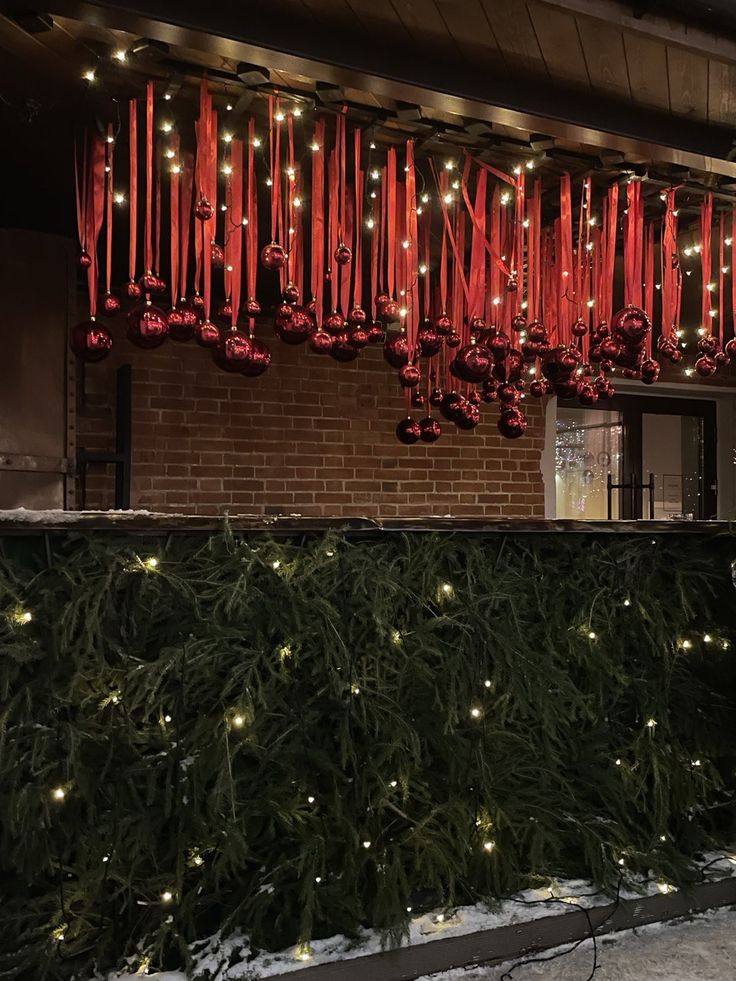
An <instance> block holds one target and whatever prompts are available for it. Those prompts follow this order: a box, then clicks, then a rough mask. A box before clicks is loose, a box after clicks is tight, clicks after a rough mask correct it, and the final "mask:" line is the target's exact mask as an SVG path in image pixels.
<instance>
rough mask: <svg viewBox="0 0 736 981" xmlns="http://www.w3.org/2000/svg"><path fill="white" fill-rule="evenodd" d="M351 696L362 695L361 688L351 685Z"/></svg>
mask: <svg viewBox="0 0 736 981" xmlns="http://www.w3.org/2000/svg"><path fill="white" fill-rule="evenodd" d="M350 694H351V695H360V688H359V687H358V686H357V685H351V686H350Z"/></svg>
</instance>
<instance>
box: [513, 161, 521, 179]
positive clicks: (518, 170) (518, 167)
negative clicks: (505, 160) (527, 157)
mask: <svg viewBox="0 0 736 981" xmlns="http://www.w3.org/2000/svg"><path fill="white" fill-rule="evenodd" d="M514 173H515V174H516V176H517V177H518V176H519V174H521V164H517V165H516V166H515V167H514Z"/></svg>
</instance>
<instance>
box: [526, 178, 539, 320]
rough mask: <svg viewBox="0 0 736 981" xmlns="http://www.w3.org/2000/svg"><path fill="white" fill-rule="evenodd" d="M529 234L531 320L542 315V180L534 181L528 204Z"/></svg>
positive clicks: (528, 280) (529, 312) (528, 268)
mask: <svg viewBox="0 0 736 981" xmlns="http://www.w3.org/2000/svg"><path fill="white" fill-rule="evenodd" d="M527 217H528V220H529V235H528V238H527V242H528V249H527V314H528V317H529V320H530V321H535V320H538V319H539V318H540V316H541V306H540V305H541V299H542V298H541V289H540V288H541V277H542V262H541V259H542V256H541V247H542V182H541V181H539V180H537V181H535V182H534V191H533V193H532V196H531V198H530V199H529V201H528V204H527Z"/></svg>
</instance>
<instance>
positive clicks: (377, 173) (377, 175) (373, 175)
mask: <svg viewBox="0 0 736 981" xmlns="http://www.w3.org/2000/svg"><path fill="white" fill-rule="evenodd" d="M380 179H381V173H380V171H378V170H372V171H371V180H373V181H377V180H380Z"/></svg>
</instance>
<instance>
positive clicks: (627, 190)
mask: <svg viewBox="0 0 736 981" xmlns="http://www.w3.org/2000/svg"><path fill="white" fill-rule="evenodd" d="M218 98H219V96H218ZM263 99H264V102H267V105H268V113H267V116H268V119H267V121H266V119H265V118H264V117H263V116H262V117H260V118H256V117H255V116H254V117H253V118H250V119H248V121H247V124H241V125H242V129H241V127H240V126H237V127H235V128H234V131H230V130H229V129H228V130H226V129H224V128H221V127H220V125H219V123H218V115H217V113H216V111H215V108H214V103H213V95H212V94H211V92H210V91H209V88H208V84H207V81H206V80H203V81H202V83H201V86H200V95H199V115H198V118H197V120H196V123H195V126H194V130H193V132H191V131H190V130H187V128H179V127H178V126H174V124H173V123H172V122H170V121H169V120H170V110H171V107H170V106H166V117H164V119H163V122H162V118H161V114H162V112H163V107H162V106H161V105H159V104H158V100H157V93H156V87H155V86H154V84H153V83H149V84H148V85H147V86H146V94H145V100H141V101H142V102H143V105H144V123H143V126H142V128H141V133H140V134H139V132H138V125H139V116H140V109H141V107H140V106H139V105H138V101H137V100H135V99H133V100H130V102H129V104H128V124H127V127H122V132H126V133H127V139H128V148H127V149H128V164H129V167H128V171H129V185H128V189H127V190H128V194H127V200H126V199H125V195H118V194H114V193H113V181H114V179H115V160H114V156H115V151H116V149H117V145H118V142H119V141H120V139H121V136H120V134H119V133H118V132H117V129H114V128H113V124H112V123H106V124H105V126H104V128H103V129H102V130H101V133H106V136H104V137H103V136H101V135H96V136H94V137H89V136H86V137H85V138H84V139H83V140H82V141H81V142H78V143H77V147H76V152H75V177H76V199H77V226H78V238H79V260H80V268H82V270H83V272H84V274H85V276H86V279H87V291H88V294H89V299H90V317H91V318H94V317H95V314H96V305H97V300H98V289H99V288H100V283H99V270H98V256H97V252H98V239H99V236H100V232H101V227H102V225H103V224H104V226H105V237H104V242H105V271H104V282H103V283H102V292H101V295H100V307H101V311H100V312H101V313H103V314H105V315H107V316H112V315H114V314H115V313H116V311H117V309H118V308H119V306H120V300H119V299H118V294H116V291H115V284H114V283H113V282H112V269H113V268H114V267H113V261H112V260H113V251H114V248H115V243H116V233H117V234H119V230H120V229H121V228H123V227H124V223H123V222H121V221H120V219H119V218H116V220H115V223H113V212H114V210H115V209H114V208H113V203H114V202H118V201H121V202H125V204H126V205H127V209H128V221H127V233H128V270H127V282H126V283H125V284H123V287H122V290H120V291H119V295H120V296H122V297H123V299H124V301H126V302H127V301H130V304H131V306H132V310H131V309H130V307H128V309H129V329H128V336H129V337H130V338H131V340H133V342H134V343H136V344H138V345H139V346H144V347H150V346H155V345H156V344H158V343H160V342H162V341H163V339H164V337H165V336H167V335H168V336H170V337H171V338H172V339H174V340H177V341H180V342H185V341H188V340H190V339H191V338H192V337H194V338H195V339H196V341H197V343H198V344H200V345H202V346H205V347H212V348H213V350H214V351H215V353H214V355H213V356H214V357H215V360H216V363H217V364H218V365H220V366H221V367H222V368H223V369H224V370H231V367H232V365H231V359H230V358H228V357H227V355H226V354H225V350H226V346H227V338H228V336H230V335H229V334H228V330H229V331H230V333H231V334H232V336H236V335H239V334H241V333H242V335H243V336H244V337H245V338H246V340H248V341H253V340H254V339H255V336H256V333H258V332H259V331H261V330H264V329H265V330H267V331H269V332H273V333H275V336H276V337H277V338H278V340H279V341H280V342H282V343H284V344H288V345H298V344H303V343H305V342H307V341H308V342H309V343H308V344H305V350H307V351H313V352H315V353H321V354H329V355H330V356H331V358H332V360H334V361H336V362H338V363H344V364H347V363H350V362H352V361H354V360H355V359H356V358H358V357H360V356H362V352H364V351H365V350H366V348H368V347H369V346H370V345H372V344H383V347H384V357H385V360H386V362H387V364H388V365H389V366H390V368H391V369H393V370H394V371H395V372H396V373H397V378H396V392H397V397H398V398H400V397H401V393H402V392H403V393H404V400H405V402H406V406H407V410H409V409H412V408H415V409H419V408H423V406H424V404H425V402H426V400H427V397H428V396H429V393H430V392H431V391H432V390H433V389H440V388H442V386H441V385H440V384H439V380H442V381H443V383H444V388H445V389H447V387H448V383H449V382H452V384H454V385H455V386H456V391H454V392H452V391H447V390H444V391H443V395H442V400H441V402H439V403H434V404H435V405H436V406H437V407H440V408H441V407H444V408H443V409H442V411H443V415H444V418H446V419H447V420H448V421H449V422H452V423H454V424H455V425H456V426H457V427H458V428H460V429H463V430H467V431H470V430H472V429H474V428H475V427H476V426H477V425H478V424H479V422H480V421H481V419H482V418H485V417H486V416H487V415H488V414H489V412H490V413H491V418H496V419H498V421H499V430H500V431H501V433H502V434H503V435H505V436H507V437H508V438H518V437H519V436H520V435H522V434H523V432H524V416H523V412H522V406H523V402H522V397H530V398H535V399H538V398H544V397H545V396H547V395H551V394H554V395H557V396H558V397H559V398H563V399H574V400H577V401H578V403H579V404H581V405H584V406H592V405H595V404H596V403H597V402H598V400H606V399H610V398H611V397H613V395H614V393H615V385H614V383H615V378H616V377H619V376H622V377H624V378H632V379H638V380H640V381H641V382H642V383H643V384H645V385H652V384H654V383H656V382H657V380H658V379H659V377H660V374H661V372H662V370H663V369H662V367H661V366H662V364H665V366H666V370H667V371H669V372H671V371H672V370H675V366H678V365H683V360H684V359H685V364H686V365H687V367H685V366H684V365H683V367H682V368H681V369H680V370H684V376H685V377H689V376H692V375H695V376H698V377H703V378H707V377H711V376H712V375H713V374H714V373H716V372H718V371H723V370H726V369H728V367H729V365H731V364H732V363H733V362H734V361H736V349H735V348H734V344H733V326H732V320H733V306H734V305H733V301H734V299H735V298H736V277H734V276H733V275H732V273H731V267H730V265H729V264H728V260H727V250H728V249H729V248H730V247H731V241H732V238H731V236H729V235H728V234H727V233H728V231H729V229H730V231H731V232H732V233H733V232H734V230H736V217H735V216H736V211H734V212H730V213H728V214H727V213H726V212H723V211H721V212H716V211H715V209H714V199H713V195H712V194H711V193H710V192H706V193H705V194H704V195H703V197H702V204H701V206H700V216H699V222H698V231H697V239H698V241H696V242H694V244H692V245H686V246H684V247H682V246H681V244H680V240H681V239H682V240H683V241H684V237H683V233H682V232H681V230H680V228H679V224H678V222H679V219H678V215H679V209H678V206H677V204H678V201H677V196H678V193H679V194H681V195H682V194H684V193H688V194H689V193H691V191H690V189H689V188H688V189H687V191H685V190H683V189H677V188H674V187H672V188H666V189H664V190H662V191H660V193H659V194H658V195H657V196H656V198H655V197H654V196H648V195H645V194H644V192H643V187H644V184H645V182H646V178H642V179H639V178H637V177H633V176H629V178H627V180H626V182H625V184H621V183H620V181H619V180H612V181H611V182H610V186H603V184H602V180H603V179H602V178H601V177H598V176H590V175H586V176H584V177H582V178H581V179H580V180H578V181H573V180H572V179H571V177H570V176H569V175H568V174H563V175H562V176H561V177H560V178H555V179H554V180H555V181H556V182H557V183H553V182H552V181H551V180H550V178H548V177H546V176H545V177H544V179H543V178H542V177H536V176H535V175H533V174H532V173H531V171H533V169H534V168H533V160H530V161H529V162H528V163H529V166H526V167H525V166H521V165H518V164H517V165H516V166H514V167H513V168H512V169H511V172H507V171H506V170H505V169H501V168H499V166H493V165H491V164H489V163H488V162H487V161H486V160H485V159H481V158H480V157H476V156H475V155H474V153H473V152H472V151H471V150H466V151H464V152H463V153H462V155H461V156H462V160H461V161H459V160H457V159H455V160H451V159H450V160H447V159H445V160H443V161H442V162H440V161H439V160H437V159H436V158H435V156H434V155H432V154H431V153H430V154H429V155H426V154H424V155H422V156H420V157H418V158H417V157H416V156H415V145H414V141H413V140H412V139H408V140H406V141H405V142H404V143H403V144H397V143H396V142H393V143H391V144H390V145H382V146H379V145H377V144H376V142H375V140H374V139H371V140H370V141H369V142H368V143H366V141H365V139H364V133H362V132H361V129H360V126H359V125H353V123H352V119H353V115H352V110H351V109H349V108H348V107H344V109H343V110H341V111H340V112H337V113H334V114H328V113H327V112H324V113H323V112H321V111H319V110H318V111H317V113H316V116H315V118H314V120H313V121H312V122H310V124H309V125H308V126H307V127H306V131H305V127H304V125H303V123H304V120H302V125H299V122H298V116H297V115H296V113H295V112H293V111H292V109H293V106H292V105H291V102H290V98H289V96H288V95H285V94H284V93H282V92H276V91H273V92H269V93H268V94H267V95H264V96H263ZM266 127H267V129H266ZM159 132H163V133H165V134H166V138H165V140H163V139H160V138H159V137H158V136H157V134H158V133H159ZM259 147H262V150H261V152H260V153H257V152H256V150H257V148H259ZM139 178H140V180H139ZM167 181H168V193H164V191H165V190H166V182H167ZM543 183H544V191H545V194H544V209H543V208H542V202H543V194H542V192H543ZM139 184H140V187H139ZM418 188H419V189H420V190H419V191H418ZM620 188H621V191H620ZM139 192H140V195H139ZM624 195H625V201H623V200H622V201H619V198H620V197H622V198H623V197H624ZM139 196H140V199H141V211H142V213H143V214H142V219H143V220H142V221H141V222H139V213H138V212H139V205H138V201H139ZM259 196H260V197H261V198H262V199H265V200H263V201H262V204H263V206H264V207H265V208H266V214H262V220H261V222H260V223H259V215H258V199H259ZM117 213H118V214H120V212H117ZM727 218H730V225H729V223H728V222H727V220H726V219H727ZM259 224H260V226H261V231H262V234H261V237H260V240H259ZM687 234H688V235H689V236H691V235H692V234H693V229H692V228H691V229H689V230H688V232H687ZM139 239H140V241H139ZM688 240H689V239H688ZM139 246H142V248H141V247H139ZM162 250H163V252H164V255H163V258H166V257H167V256H168V260H169V262H170V308H169V312H168V313H166V314H165V315H163V327H162V324H161V321H160V318H159V315H160V312H158V313H156V312H151V311H150V308H149V307H148V306H147V304H148V303H149V302H150V301H151V298H152V297H155V296H156V295H157V294H158V293H160V292H161V291H162V290H163V289H164V281H163V279H162V276H161V268H162ZM139 254H140V256H141V257H142V262H141V263H140V265H139ZM619 259H621V260H622V262H619V263H618V264H617V260H619ZM691 260H692V261H693V262H695V263H697V264H698V265H699V273H700V276H699V284H698V279H697V277H696V278H695V279H692V280H691V281H690V283H691V285H692V286H693V287H695V286H697V287H698V288H699V290H700V304H699V305H700V323H699V324H698V325H697V326H696V327H695V330H696V331H697V337H696V338H695V341H696V345H695V344H694V343H693V338H692V337H690V339H689V340H684V339H683V335H685V334H686V333H687V331H689V330H691V329H692V328H690V327H683V325H682V324H681V322H680V321H681V308H682V291H683V282H684V281H685V275H690V274H691V273H692V272H693V271H694V270H693V269H691V268H687V269H685V270H684V272H683V266H684V265H688V264H691ZM617 268H618V269H620V270H622V273H623V275H622V276H621V278H620V280H619V281H618V285H617V286H616V289H614V286H615V285H616V284H615V283H614V279H615V274H616V270H617ZM729 276H730V277H731V303H730V308H731V309H730V316H728V317H727V315H726V307H727V306H728V304H727V302H726V301H727V297H726V294H727V292H728V290H727V277H729ZM621 285H622V286H623V306H622V307H621V308H620V309H618V310H615V309H614V295H616V296H618V292H619V287H620V286H621ZM185 297H189V299H188V300H185V299H184V298H185ZM242 297H246V299H245V302H244V303H243V304H242V308H241V300H242ZM167 305H168V304H167ZM617 305H618V304H617ZM146 310H148V311H149V312H148V313H147V314H145V316H144V315H143V314H144V313H145V311H146ZM261 317H262V318H263V320H262V321H261V320H260V319H259V318H261ZM241 318H242V320H243V321H245V323H241ZM213 320H217V321H218V322H219V323H220V325H221V327H222V328H223V334H222V338H221V336H220V330H219V329H218V328H217V327H216V326H215V325H214V324H213ZM727 321H728V322H727ZM103 336H104V335H103V334H102V333H101V332H98V333H97V334H95V333H94V331H90V330H89V329H84V330H77V331H76V334H75V336H74V338H73V339H72V343H73V347H74V349H75V350H76V351H83V352H85V353H84V354H83V355H80V356H83V357H89V356H90V350H89V348H88V346H87V343H86V341H85V340H84V338H85V337H89V338H92V337H96V338H98V340H99V342H100V346H99V349H98V351H97V354H98V355H100V354H101V352H102V350H103V348H104V347H105V344H104V341H103V340H102V338H103ZM695 346H697V351H696V350H695ZM236 360H240V361H243V362H246V363H247V365H248V370H247V371H243V372H241V373H242V374H244V375H252V376H255V375H257V374H259V373H261V372H262V371H263V370H265V369H266V368H267V367H268V364H269V363H270V352H268V348H267V347H266V346H265V345H264V344H263V342H261V341H259V343H258V344H255V345H252V346H251V348H250V349H249V355H248V357H243V358H239V359H236ZM690 365H692V367H691V366H690ZM420 366H421V367H420ZM336 370H337V369H336ZM617 373H618V374H617ZM425 380H426V382H427V387H426V388H425V384H424V382H425ZM435 382H437V384H435ZM490 383H496V384H490ZM525 386H527V390H526V391H524V388H525ZM449 396H452V399H451V401H447V399H448V397H449ZM420 399H423V400H424V401H420ZM494 403H498V407H497V408H496V409H495V410H489V409H488V408H486V406H492V405H493V404H494ZM430 404H433V403H432V402H431V398H430ZM511 410H514V411H513V412H512V411H511ZM508 413H510V414H508ZM404 421H405V420H404ZM411 431H413V430H411V427H410V428H409V429H408V430H407V432H411ZM431 431H433V430H432V427H429V428H428V432H431ZM402 432H403V429H402ZM426 441H427V442H429V441H430V440H426Z"/></svg>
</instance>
